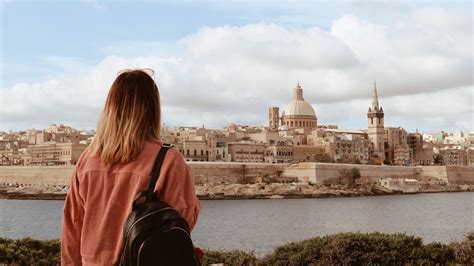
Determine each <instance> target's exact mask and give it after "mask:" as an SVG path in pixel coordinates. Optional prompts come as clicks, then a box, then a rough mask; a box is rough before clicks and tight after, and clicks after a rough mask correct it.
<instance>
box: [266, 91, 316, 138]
mask: <svg viewBox="0 0 474 266" xmlns="http://www.w3.org/2000/svg"><path fill="white" fill-rule="evenodd" d="M268 118H269V126H270V128H273V129H277V128H279V127H280V122H281V126H284V127H286V128H288V129H294V128H305V129H312V128H316V127H317V125H318V123H317V122H318V119H317V118H316V112H315V111H314V109H313V107H312V106H311V105H310V104H309V103H308V102H306V101H305V100H304V98H303V88H301V86H300V83H299V82H298V84H297V85H296V87H295V90H294V94H293V100H292V101H291V102H290V103H289V104H288V105H287V106H286V107H285V109H284V110H283V113H282V115H281V118H280V116H279V108H278V107H270V109H269V112H268ZM280 120H281V121H280Z"/></svg>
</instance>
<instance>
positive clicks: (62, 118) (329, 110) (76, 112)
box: [0, 0, 474, 132]
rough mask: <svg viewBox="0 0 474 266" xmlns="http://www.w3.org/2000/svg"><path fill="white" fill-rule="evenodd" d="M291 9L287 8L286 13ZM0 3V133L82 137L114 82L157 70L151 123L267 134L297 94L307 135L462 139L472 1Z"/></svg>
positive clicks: (469, 119)
mask: <svg viewBox="0 0 474 266" xmlns="http://www.w3.org/2000/svg"><path fill="white" fill-rule="evenodd" d="M292 2H293V1H292ZM292 2H290V1H288V2H283V1H279V2H275V1H252V3H250V1H246V2H239V1H219V2H202V1H201V2H196V1H194V2H192V1H186V2H182V1H172V2H171V1H170V2H159V3H158V2H150V1H147V2H139V3H136V2H124V1H120V2H117V1H88V2H79V1H47V2H41V1H34V2H33V1H12V2H10V1H4V0H1V1H0V16H1V47H0V48H1V49H0V51H1V65H0V67H1V69H0V72H1V80H0V82H1V83H0V105H1V106H0V119H1V120H0V130H20V129H27V128H40V129H41V128H45V127H47V126H48V125H50V124H52V123H64V124H67V125H70V126H73V127H75V128H80V129H94V128H95V126H96V123H97V119H98V116H99V115H100V112H101V110H102V108H103V104H104V101H105V98H106V95H107V92H108V90H109V88H110V85H111V83H112V82H113V80H114V78H115V77H116V73H117V71H118V70H120V69H123V68H144V67H149V68H152V69H154V70H155V72H156V74H155V80H156V82H157V84H158V86H159V88H160V93H161V98H162V105H163V108H162V110H163V122H164V123H165V124H167V125H171V126H180V125H188V126H201V125H203V124H204V125H205V126H206V127H207V128H222V127H224V126H226V125H228V124H229V123H237V124H243V125H262V124H266V123H267V118H268V113H267V112H268V107H270V106H279V107H280V108H281V109H283V108H284V107H285V105H286V104H287V103H288V102H289V101H290V100H291V98H292V95H293V88H294V87H295V85H296V83H297V82H298V81H300V83H301V85H302V87H303V89H304V97H305V99H306V100H307V101H308V102H309V103H311V104H312V106H313V107H314V108H315V110H316V113H317V116H318V123H319V124H336V125H338V126H339V127H340V128H344V129H363V128H366V127H367V118H366V113H367V109H368V107H369V105H370V103H371V95H372V89H373V86H374V85H373V84H374V80H376V82H377V88H378V90H379V96H380V99H379V101H380V104H381V105H382V107H383V108H384V111H385V117H386V119H385V125H386V126H393V127H398V126H400V127H403V128H405V129H407V130H408V131H411V132H412V131H415V130H416V129H419V130H420V131H422V132H436V131H441V130H445V131H446V130H447V131H459V130H463V131H474V120H473V113H474V107H473V99H474V95H473V94H474V90H473V54H474V50H473V36H474V35H473V21H472V19H473V18H472V14H473V4H472V3H471V1H464V2H463V1H458V2H452V1H449V3H447V4H446V3H445V2H447V1H438V2H437V1H419V2H415V1H409V2H407V1H400V2H398V1H367V0H366V1H359V2H357V1H356V2H348V1H345V2H334V1H331V2H329V1H327V2H321V1H320V2H315V1H312V2H306V1H298V2H296V3H292Z"/></svg>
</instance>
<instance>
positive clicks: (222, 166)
mask: <svg viewBox="0 0 474 266" xmlns="http://www.w3.org/2000/svg"><path fill="white" fill-rule="evenodd" d="M189 165H190V167H191V169H192V171H193V174H194V179H195V183H196V184H216V183H222V182H227V183H255V182H258V181H266V180H269V181H270V182H272V181H277V182H293V181H297V180H298V181H303V182H312V183H316V184H325V183H328V184H335V183H338V182H342V183H347V182H349V180H347V179H345V178H340V176H341V171H343V170H350V169H352V168H354V167H355V168H358V169H359V171H360V173H361V176H362V177H361V181H362V182H363V183H373V182H376V181H377V179H378V178H380V177H392V178H415V179H418V180H421V181H426V180H428V179H443V180H445V181H448V182H449V183H451V184H458V185H463V184H470V185H474V167H472V166H471V167H468V166H423V167H422V166H409V167H404V166H379V165H359V164H327V163H300V164H297V165H283V164H264V163H228V162H223V163H220V162H190V163H189ZM73 171H74V166H1V167H0V183H10V184H31V185H42V184H47V185H61V186H62V185H69V180H70V178H71V176H72V173H73Z"/></svg>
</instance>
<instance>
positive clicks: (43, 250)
mask: <svg viewBox="0 0 474 266" xmlns="http://www.w3.org/2000/svg"><path fill="white" fill-rule="evenodd" d="M59 252H60V245H59V240H45V241H41V240H35V239H31V238H24V239H19V240H12V239H6V238H0V263H1V264H7V265H59V264H61V263H60V262H61V261H60V256H59Z"/></svg>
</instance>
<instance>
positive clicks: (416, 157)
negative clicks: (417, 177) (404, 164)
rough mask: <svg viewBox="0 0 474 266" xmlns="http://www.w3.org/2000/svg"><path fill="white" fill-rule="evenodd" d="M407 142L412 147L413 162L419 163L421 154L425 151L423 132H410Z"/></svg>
mask: <svg viewBox="0 0 474 266" xmlns="http://www.w3.org/2000/svg"><path fill="white" fill-rule="evenodd" d="M407 144H408V148H409V149H410V153H411V157H412V158H413V164H419V162H420V156H421V153H422V152H423V134H420V133H418V132H416V133H408V135H407Z"/></svg>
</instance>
